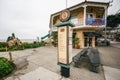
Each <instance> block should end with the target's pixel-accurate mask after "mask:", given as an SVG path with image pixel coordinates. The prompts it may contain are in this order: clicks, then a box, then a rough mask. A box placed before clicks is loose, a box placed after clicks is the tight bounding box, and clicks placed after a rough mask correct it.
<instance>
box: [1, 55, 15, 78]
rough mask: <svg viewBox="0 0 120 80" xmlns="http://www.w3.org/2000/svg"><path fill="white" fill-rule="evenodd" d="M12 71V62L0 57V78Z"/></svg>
mask: <svg viewBox="0 0 120 80" xmlns="http://www.w3.org/2000/svg"><path fill="white" fill-rule="evenodd" d="M13 70H14V66H13V63H12V61H9V60H8V59H6V58H4V57H0V78H2V77H4V76H7V75H8V74H10V73H11V72H12V71H13Z"/></svg>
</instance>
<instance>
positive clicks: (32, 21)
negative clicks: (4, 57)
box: [0, 0, 120, 39]
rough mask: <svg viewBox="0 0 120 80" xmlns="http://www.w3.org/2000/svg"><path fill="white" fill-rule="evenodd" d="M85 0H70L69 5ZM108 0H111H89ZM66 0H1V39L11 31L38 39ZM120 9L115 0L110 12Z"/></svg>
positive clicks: (119, 2) (25, 37)
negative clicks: (52, 15)
mask: <svg viewBox="0 0 120 80" xmlns="http://www.w3.org/2000/svg"><path fill="white" fill-rule="evenodd" d="M82 1H84V0H68V7H70V6H73V5H75V4H78V3H80V2H82ZM88 1H101V2H108V1H110V0H88ZM65 2H66V1H65V0H0V39H6V38H7V37H8V36H10V35H11V33H15V35H16V36H17V37H18V38H20V39H36V37H37V36H39V37H42V36H44V35H46V34H47V33H48V31H49V20H50V15H51V14H53V13H55V12H58V11H60V10H62V9H64V8H65ZM119 9H120V0H114V1H113V5H112V6H111V7H109V11H108V14H114V13H116V12H117V11H118V10H119Z"/></svg>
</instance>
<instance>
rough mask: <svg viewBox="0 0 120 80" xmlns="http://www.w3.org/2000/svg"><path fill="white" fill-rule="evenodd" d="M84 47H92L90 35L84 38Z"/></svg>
mask: <svg viewBox="0 0 120 80" xmlns="http://www.w3.org/2000/svg"><path fill="white" fill-rule="evenodd" d="M84 47H92V37H85V38H84Z"/></svg>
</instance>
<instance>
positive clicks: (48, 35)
mask: <svg viewBox="0 0 120 80" xmlns="http://www.w3.org/2000/svg"><path fill="white" fill-rule="evenodd" d="M46 37H48V38H49V37H50V34H47V35H45V36H43V37H41V39H45V38H46Z"/></svg>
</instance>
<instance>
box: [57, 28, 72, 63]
mask: <svg viewBox="0 0 120 80" xmlns="http://www.w3.org/2000/svg"><path fill="white" fill-rule="evenodd" d="M71 54H72V28H71V27H70V26H62V27H59V28H58V62H59V63H62V64H70V63H71V62H72V55H71Z"/></svg>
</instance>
